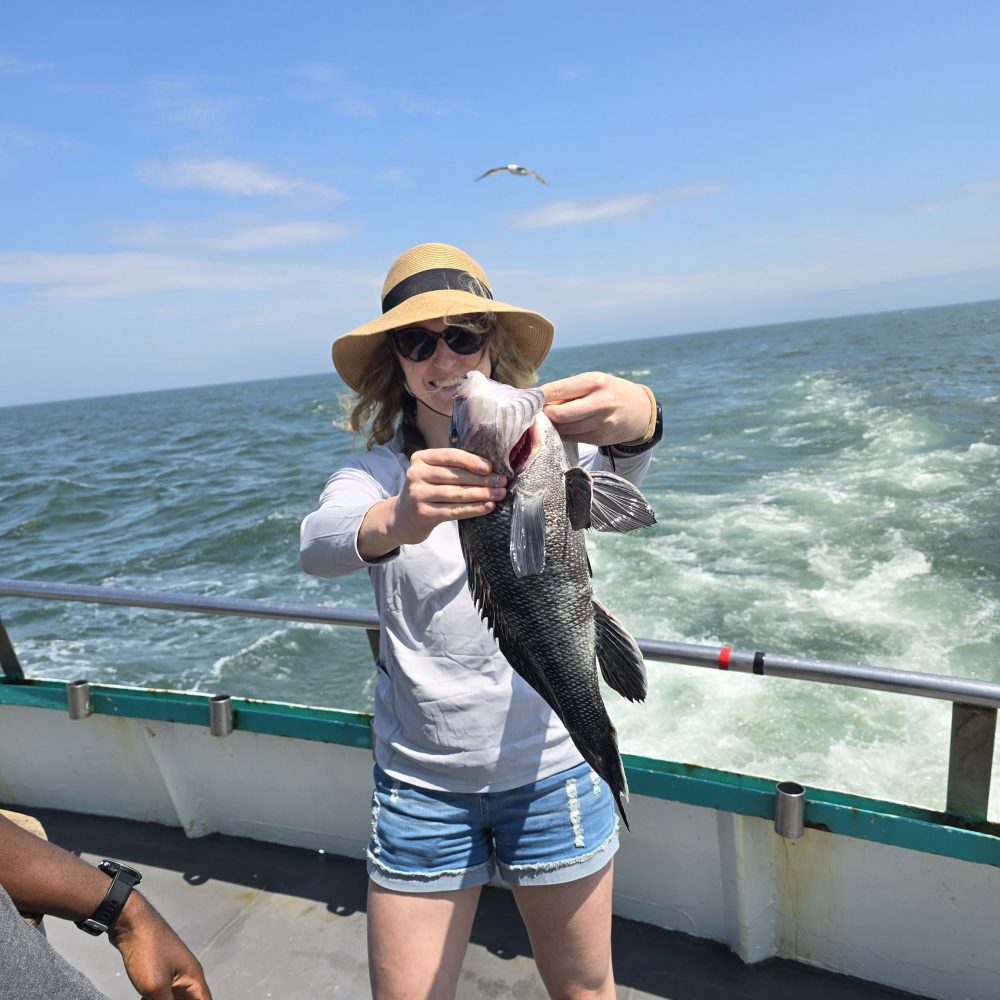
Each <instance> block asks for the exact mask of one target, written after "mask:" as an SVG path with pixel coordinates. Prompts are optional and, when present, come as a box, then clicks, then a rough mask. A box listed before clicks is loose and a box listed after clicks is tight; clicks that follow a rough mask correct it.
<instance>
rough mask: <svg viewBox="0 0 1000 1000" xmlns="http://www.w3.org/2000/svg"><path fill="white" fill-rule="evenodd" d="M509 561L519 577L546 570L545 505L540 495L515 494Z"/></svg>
mask: <svg viewBox="0 0 1000 1000" xmlns="http://www.w3.org/2000/svg"><path fill="white" fill-rule="evenodd" d="M510 561H511V565H513V567H514V575H515V576H518V577H523V576H538V574H539V573H541V572H542V570H543V569H545V507H544V505H543V498H542V495H541V494H538V495H537V496H525V495H524V494H523V493H517V494H515V496H514V509H513V512H512V514H511V518H510Z"/></svg>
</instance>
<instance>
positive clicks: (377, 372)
mask: <svg viewBox="0 0 1000 1000" xmlns="http://www.w3.org/2000/svg"><path fill="white" fill-rule="evenodd" d="M444 320H445V322H446V323H448V324H450V325H451V326H462V327H465V328H466V329H467V330H473V331H475V332H476V333H484V332H485V333H487V334H488V337H487V340H486V344H485V346H484V347H483V350H485V351H489V355H490V364H491V371H490V377H491V378H492V379H494V380H495V381H497V382H504V383H506V384H507V385H513V386H517V387H518V388H520V389H526V388H528V387H529V386H532V385H534V384H535V383H536V382H537V381H538V372H537V371H536V370H535V368H534V366H533V365H532V364H531V362H530V361H527V360H526V359H525V358H524V357H522V356H521V355H520V354H518V352H517V351H516V349H515V346H514V343H513V338H512V337H511V336H510V335H509V334H508V332H507V331H506V329H505V328H504V325H503V320H502V318H501V317H498V316H497V315H496V314H494V313H477V314H476V315H474V316H458V317H455V318H451V317H448V316H446V317H444ZM341 406H342V407H343V409H344V411H345V412H346V413H349V414H350V415H349V417H348V418H347V420H346V421H345V424H346V429H349V430H351V431H352V432H353V433H354V434H355V435H357V436H364V437H365V446H366V448H368V449H369V450H371V449H372V448H374V447H375V446H376V445H379V444H385V443H386V442H387V441H391V440H392V438H393V437H395V435H396V433H397V432H398V433H400V435H401V439H402V445H403V450H404V452H405V453H406V456H407V457H408V458H409V457H410V456H412V455H413V453H414V452H415V451H419V450H420V449H421V448H425V447H426V442H425V441H424V436H423V434H421V433H420V430H419V429H418V427H417V423H416V409H417V403H416V400H415V399H414V398H413V397H412V396H411V395H410V394H409V393H408V392H407V391H406V381H405V379H404V377H403V369H402V366H401V365H400V363H399V358H398V357H397V355H396V352H395V350H394V349H393V347H392V344H391V343H390V341H389V337H388V336H387V335H386V334H383V335H382V343H381V345H380V347H379V349H378V350H377V351H376V352H375V363H374V364H373V365H372V366H371V368H370V369H369V370H368V371H367V372H366V373H365V375H364V377H363V378H362V380H361V384H360V386H359V387H358V391H357V393H356V394H355V393H346V394H345V395H343V396H341Z"/></svg>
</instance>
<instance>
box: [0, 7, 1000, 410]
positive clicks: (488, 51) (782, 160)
mask: <svg viewBox="0 0 1000 1000" xmlns="http://www.w3.org/2000/svg"><path fill="white" fill-rule="evenodd" d="M0 20H2V27H0V93H2V101H0V188H2V199H0V348H2V350H0V405H4V404H15V403H21V402H32V401H42V400H48V399H58V398H69V397H78V396H93V395H103V394H107V393H117V392H129V391H140V390H147V389H158V388H167V387H173V386H184V385H202V384H211V383H217V382H230V381H239V380H243V379H254V378H267V377H279V376H286V375H299V374H307V373H312V372H321V371H326V370H328V365H329V345H330V341H331V340H332V338H333V336H334V335H336V334H337V333H338V332H342V331H344V330H346V329H349V328H350V327H352V326H354V325H356V324H358V323H361V322H363V321H364V320H366V319H368V318H370V317H371V316H372V315H374V314H375V313H376V312H377V310H378V297H379V292H380V288H381V284H382V279H383V277H384V275H385V272H386V270H387V268H388V266H389V264H390V263H391V262H392V260H393V259H394V258H395V257H396V256H397V255H398V254H399V253H400V252H401V251H402V250H404V249H406V248H407V247H409V246H412V245H413V244H415V243H420V242H424V241H428V240H437V241H442V242H449V243H455V244H458V245H459V246H462V247H464V248H465V249H467V250H469V251H470V252H471V253H472V254H473V255H474V256H475V257H477V259H479V260H480V262H481V263H482V264H483V265H484V267H485V268H486V270H487V273H488V274H489V276H490V278H491V281H492V283H493V286H494V291H495V293H496V295H497V297H498V298H501V299H504V300H505V301H508V302H516V303H519V304H523V305H525V306H527V307H530V308H533V309H536V310H538V311H540V312H543V313H545V314H547V315H548V316H550V318H552V319H553V320H554V322H555V324H556V330H557V344H559V345H562V346H567V345H572V344H583V343H591V342H600V341H609V340H614V339H616V338H622V339H629V338H633V337H651V336H657V335H663V334H676V333H686V332H692V331H698V330H713V329H721V328H727V327H741V326H750V325H756V324H761V323H769V322H782V321H787V320H796V319H809V318H813V317H819V316H831V315H846V314H852V313H861V312H872V311H879V310H885V309H896V308H904V307H915V306H926V305H934V304H941V303H949V302H960V301H971V300H975V299H989V298H998V297H1000V128H998V127H997V117H998V113H1000V59H998V58H997V53H996V45H997V39H998V38H1000V4H997V3H995V2H993V0H989V2H961V0H950V2H947V3H944V2H935V0H906V2H880V0H865V2H857V0H847V2H842V0H841V2H837V3H833V2H829V3H819V2H811V0H797V2H751V0H744V2H722V0H714V2H713V0H705V2H694V0H690V2H670V0H661V2H658V3H652V2H651V3H639V2H630V0H622V2H620V3H618V4H614V5H612V4H608V3H603V2H602V3H590V2H587V0H579V2H575V3H544V2H537V3H533V4H525V3H515V2H511V0H505V2H492V0H483V2H480V0H463V2H460V3H452V2H450V0H438V2H435V3H427V4H416V3H412V2H409V3H397V2H381V3H372V4H342V3H333V2H329V3H313V2H298V3H296V2H289V3H288V4H284V5H279V4H276V3H273V2H270V3H259V2H255V0H244V2H240V3H229V2H214V3H208V4H204V3H198V4H195V3H190V2H187V0H178V2H174V3H172V4H169V5H166V4H156V5H154V4H148V3H136V2H125V0H122V2H117V3H112V2H104V3H102V2H89V3H85V4H81V3H70V2H65V3H52V2H46V0H41V2H38V0H36V2H30V3H29V2H24V0H8V3H7V4H5V7H4V13H3V15H2V19H0ZM511 162H514V163H520V164H524V165H526V166H529V167H532V168H533V169H535V170H537V171H538V172H539V173H540V174H542V175H543V176H544V177H545V178H546V179H547V180H548V181H549V184H548V185H547V186H546V185H542V184H540V183H538V182H537V181H536V180H534V179H532V178H530V177H513V176H510V175H509V174H506V173H501V174H495V175H492V176H490V177H487V178H486V179H484V180H482V181H479V182H475V181H474V180H473V178H475V177H476V176H478V175H479V174H481V173H482V172H483V171H484V170H486V169H487V168H489V167H492V166H496V165H499V164H505V163H511Z"/></svg>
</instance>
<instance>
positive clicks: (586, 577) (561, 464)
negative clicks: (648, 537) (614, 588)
mask: <svg viewBox="0 0 1000 1000" xmlns="http://www.w3.org/2000/svg"><path fill="white" fill-rule="evenodd" d="M544 403H545V397H544V394H543V393H542V390H541V389H519V388H515V387H513V386H508V385H504V384H502V383H499V382H495V381H493V380H492V379H489V378H487V377H486V376H485V375H484V374H483V373H482V372H479V371H471V372H469V373H468V375H466V376H465V378H464V379H463V380H462V381H461V382H460V383H459V384H458V386H457V387H456V389H455V394H454V406H453V409H452V421H451V428H450V434H449V439H450V443H451V445H452V446H453V447H457V448H462V449H463V450H465V451H470V452H472V453H474V454H476V455H479V456H481V457H482V458H485V459H486V460H487V461H488V462H490V464H491V465H492V466H493V470H494V471H495V472H503V473H505V474H506V475H507V477H508V484H507V491H506V496H505V497H504V499H503V500H501V501H499V502H497V503H496V505H495V507H494V509H493V510H492V511H491V512H490V513H488V514H484V515H481V516H479V517H473V518H467V519H463V520H460V521H459V522H458V532H459V540H460V542H461V548H462V554H463V556H464V557H465V562H466V568H467V571H468V582H469V590H470V592H471V594H472V598H473V601H474V602H475V605H476V607H477V609H478V610H479V613H480V616H481V617H482V619H483V621H484V622H485V623H486V625H487V627H488V628H489V630H490V631H491V633H492V634H493V637H494V639H495V640H496V642H497V645H498V646H499V648H500V652H501V653H502V654H503V656H504V657H505V659H506V660H507V661H508V662H509V663H510V665H511V666H512V667H513V668H514V670H515V671H517V673H518V674H520V676H521V677H523V678H524V680H525V681H527V682H528V684H530V685H531V686H532V687H533V688H534V689H535V691H537V692H538V694H540V695H541V696H542V698H544V699H545V701H546V702H547V703H548V704H549V705H550V707H551V708H552V710H553V711H554V712H555V713H556V715H558V716H559V718H560V719H561V720H562V723H563V725H564V726H565V727H566V729H567V731H568V732H569V734H570V737H571V738H572V740H573V743H574V744H575V745H576V747H577V749H578V750H579V751H580V754H581V755H582V756H583V758H584V760H586V761H587V763H588V764H589V765H590V766H591V767H592V768H593V769H594V771H595V772H596V773H597V774H598V775H600V776H601V777H602V778H603V779H604V780H605V781H606V782H607V783H608V786H609V787H610V788H611V791H612V794H613V796H614V799H615V804H616V806H617V809H618V813H619V815H620V816H621V818H622V821H623V822H624V824H625V827H626V829H629V824H628V818H627V816H626V814H625V808H624V804H623V803H624V802H627V801H628V782H627V780H626V778H625V767H624V765H623V763H622V759H621V753H620V752H619V749H618V734H617V732H616V730H615V727H614V725H613V723H612V722H611V719H610V717H609V716H608V712H607V708H606V706H605V704H604V700H603V698H602V695H601V688H600V683H599V681H598V667H600V673H601V676H603V678H604V680H605V681H606V682H607V684H608V685H609V686H610V687H611V688H612V689H613V690H615V691H616V692H618V694H620V695H622V696H623V697H624V698H627V699H628V700H629V701H633V702H641V701H643V700H644V699H645V697H646V668H645V664H644V662H643V658H642V653H641V652H640V650H639V647H638V645H637V643H636V641H635V639H634V638H633V637H632V636H631V635H630V634H629V632H628V630H627V629H626V628H625V627H624V626H623V625H622V624H621V622H619V621H618V619H617V618H615V616H614V615H613V614H612V613H611V612H610V611H609V610H608V609H607V608H606V607H605V606H604V605H603V604H602V603H601V602H600V601H598V600H597V599H596V598H595V597H594V594H593V588H592V585H591V566H590V560H589V558H588V556H587V546H586V540H585V535H584V531H585V529H587V528H594V529H596V530H598V531H631V530H633V529H635V528H643V527H649V526H650V525H652V524H655V523H656V516H655V514H654V512H653V509H652V508H651V507H650V505H649V504H648V503H647V501H646V499H645V497H643V495H642V493H640V491H639V490H638V489H637V488H636V487H635V486H633V485H632V484H631V483H630V482H629V481H628V480H626V479H623V478H622V477H621V476H618V475H615V474H614V473H611V472H594V473H588V472H587V471H586V470H584V469H582V468H580V467H578V466H575V465H574V466H571V465H570V462H569V459H568V457H567V454H566V449H565V446H564V444H563V441H562V439H561V437H560V436H559V432H558V431H557V430H556V428H555V426H554V425H553V424H552V422H551V421H550V420H549V419H548V417H547V416H546V415H545V414H544V413H543V412H542V407H543V406H544Z"/></svg>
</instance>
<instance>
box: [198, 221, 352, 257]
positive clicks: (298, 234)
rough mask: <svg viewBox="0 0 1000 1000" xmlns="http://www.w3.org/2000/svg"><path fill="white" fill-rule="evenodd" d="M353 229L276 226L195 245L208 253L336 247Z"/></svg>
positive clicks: (295, 224)
mask: <svg viewBox="0 0 1000 1000" xmlns="http://www.w3.org/2000/svg"><path fill="white" fill-rule="evenodd" d="M351 232H352V230H351V228H350V226H345V225H342V224H341V223H338V222H275V223H270V224H268V225H260V226H245V227H243V228H241V229H236V230H234V231H233V232H231V233H229V234H228V235H226V236H206V237H202V238H200V239H195V240H192V244H193V245H194V246H198V247H204V248H205V249H206V250H217V251H222V252H235V253H245V252H249V251H255V250H275V249H278V248H284V247H291V246H297V245H299V244H302V243H335V242H337V241H339V240H342V239H344V238H345V237H347V236H350V235H351Z"/></svg>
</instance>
